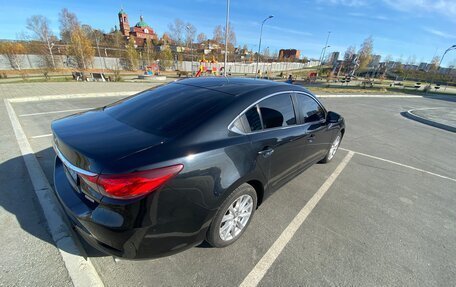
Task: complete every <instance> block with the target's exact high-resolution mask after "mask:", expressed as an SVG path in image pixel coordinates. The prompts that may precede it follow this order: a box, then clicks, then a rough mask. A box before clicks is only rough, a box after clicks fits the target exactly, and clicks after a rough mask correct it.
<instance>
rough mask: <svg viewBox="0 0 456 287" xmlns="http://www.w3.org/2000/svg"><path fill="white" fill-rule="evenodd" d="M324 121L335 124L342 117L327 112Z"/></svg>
mask: <svg viewBox="0 0 456 287" xmlns="http://www.w3.org/2000/svg"><path fill="white" fill-rule="evenodd" d="M326 119H327V122H328V123H332V124H337V123H338V122H340V121H341V120H342V117H341V116H340V115H339V114H338V113H335V112H328V115H327V118H326Z"/></svg>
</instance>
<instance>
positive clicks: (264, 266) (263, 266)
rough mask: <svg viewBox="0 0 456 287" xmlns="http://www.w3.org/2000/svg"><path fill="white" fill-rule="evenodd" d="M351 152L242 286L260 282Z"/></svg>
mask: <svg viewBox="0 0 456 287" xmlns="http://www.w3.org/2000/svg"><path fill="white" fill-rule="evenodd" d="M353 154H354V153H353V152H351V151H350V152H348V154H347V155H346V156H345V158H344V159H343V160H342V162H341V163H340V164H339V165H338V166H337V168H336V169H335V170H334V172H333V173H332V174H331V175H330V176H329V178H328V179H327V180H326V181H325V182H324V183H323V185H322V186H321V187H320V188H319V189H318V191H317V192H316V193H315V194H314V196H312V198H311V199H310V200H309V202H307V204H306V205H304V207H303V208H302V209H301V210H300V211H299V213H298V214H297V215H296V216H295V218H293V220H292V221H291V222H290V224H289V225H288V226H287V228H285V230H284V231H283V232H282V234H280V236H279V238H277V240H276V241H275V242H274V244H273V245H272V246H271V248H269V250H268V251H267V252H266V253H265V254H264V255H263V257H262V258H261V259H260V261H258V263H257V264H256V265H255V267H254V268H253V269H252V271H250V273H249V274H248V275H247V277H245V279H244V281H242V283H241V285H240V286H242V287H247V286H257V285H258V283H260V281H261V279H262V278H263V277H264V275H265V274H266V272H267V271H268V269H269V268H270V267H271V265H272V264H273V263H274V261H275V260H276V259H277V257H278V256H279V255H280V253H281V252H282V250H283V249H284V248H285V246H286V245H287V243H288V242H289V241H290V240H291V238H292V237H293V235H294V234H295V233H296V231H297V230H298V229H299V227H300V226H301V225H302V223H303V222H304V221H305V220H306V218H307V216H309V214H310V213H311V212H312V210H313V209H314V208H315V206H316V205H317V204H318V202H319V201H320V200H321V198H322V197H323V195H325V193H326V192H327V191H328V189H329V188H330V187H331V185H332V184H333V183H334V181H335V180H336V179H337V177H338V176H339V174H340V173H341V172H342V170H344V168H345V167H346V166H347V164H348V162H349V161H350V159H351V158H352V157H353Z"/></svg>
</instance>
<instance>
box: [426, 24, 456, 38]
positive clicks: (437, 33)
mask: <svg viewBox="0 0 456 287" xmlns="http://www.w3.org/2000/svg"><path fill="white" fill-rule="evenodd" d="M423 30H424V31H426V32H428V33H431V34H433V35H435V36H439V37H442V38H446V39H456V36H455V35H452V34H449V33H446V32H443V31H440V30H437V29H434V28H431V27H424V28H423Z"/></svg>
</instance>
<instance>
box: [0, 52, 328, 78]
mask: <svg viewBox="0 0 456 287" xmlns="http://www.w3.org/2000/svg"><path fill="white" fill-rule="evenodd" d="M19 57H20V59H21V61H20V62H21V69H40V68H41V67H42V59H41V57H40V56H39V55H20V56H19ZM54 61H55V64H56V66H57V68H75V67H76V66H75V63H74V61H72V59H71V57H67V56H60V55H57V56H54ZM120 63H121V61H119V60H118V59H117V58H111V57H101V58H99V57H94V59H93V62H92V65H90V68H94V69H103V68H104V69H108V70H111V69H115V68H116V66H118V65H120ZM318 64H319V62H318V61H311V62H309V63H305V64H303V63H286V62H281V63H259V65H258V70H261V71H262V73H265V72H267V71H271V72H280V71H289V70H297V69H302V68H306V67H315V66H318ZM199 65H200V64H199V62H197V61H194V62H193V71H195V72H196V71H197V70H198V68H199ZM206 65H207V67H208V68H211V67H212V65H211V64H209V63H208V64H206ZM213 66H216V67H217V70H218V71H220V68H221V67H222V66H223V63H217V64H213ZM227 66H228V67H227V72H231V73H236V74H252V73H255V70H256V63H251V64H244V63H227ZM168 68H169V69H173V70H181V71H187V72H190V71H191V70H192V62H191V61H181V62H172V66H171V67H168ZM0 70H13V68H12V67H11V64H10V62H9V60H8V58H7V57H6V56H5V55H0Z"/></svg>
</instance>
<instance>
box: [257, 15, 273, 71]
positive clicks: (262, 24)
mask: <svg viewBox="0 0 456 287" xmlns="http://www.w3.org/2000/svg"><path fill="white" fill-rule="evenodd" d="M273 17H274V16H273V15H271V16H269V17H268V18H266V19H264V20H263V22H262V23H261V31H260V43H259V44H258V54H257V63H256V69H255V73H256V76H255V78H257V77H258V63H259V62H260V51H261V37H262V36H263V26H264V22H266V21H267V20H269V19H271V18H273Z"/></svg>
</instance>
